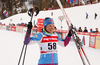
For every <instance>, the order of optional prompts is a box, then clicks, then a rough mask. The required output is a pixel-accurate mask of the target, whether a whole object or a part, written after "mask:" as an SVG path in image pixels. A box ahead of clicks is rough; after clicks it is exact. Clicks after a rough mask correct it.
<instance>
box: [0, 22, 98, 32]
mask: <svg viewBox="0 0 100 65" xmlns="http://www.w3.org/2000/svg"><path fill="white" fill-rule="evenodd" d="M0 25H5V24H2V23H0ZM9 25H10V26H24V27H27V24H26V23H18V24H16V25H15V24H13V23H12V24H10V23H9ZM34 27H35V28H36V27H37V26H36V25H35V26H34ZM74 28H75V30H76V31H77V32H91V33H100V32H99V30H98V28H95V30H93V29H92V28H91V29H90V31H88V29H87V27H84V30H82V28H81V27H79V28H78V29H77V28H76V27H74ZM55 29H57V28H56V27H55Z"/></svg>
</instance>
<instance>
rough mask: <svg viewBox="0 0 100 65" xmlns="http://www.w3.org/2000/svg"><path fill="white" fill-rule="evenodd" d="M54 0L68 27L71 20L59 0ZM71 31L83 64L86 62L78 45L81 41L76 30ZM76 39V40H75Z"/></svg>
mask: <svg viewBox="0 0 100 65" xmlns="http://www.w3.org/2000/svg"><path fill="white" fill-rule="evenodd" d="M56 1H57V3H58V5H59V7H60V9H61V11H62V13H63V15H64V17H65V20H66V22H67V24H68V27H69V28H70V26H71V22H70V20H69V18H68V16H67V14H66V12H65V10H64V8H63V7H62V4H61V2H60V1H59V0H56ZM67 19H68V21H67ZM71 33H72V37H73V40H74V42H75V44H76V47H77V49H78V52H79V55H80V57H81V60H82V62H83V65H85V64H86V63H85V61H84V58H83V57H82V52H83V51H81V46H80V43H81V42H80V41H79V37H78V36H77V34H76V31H74V33H73V32H71ZM77 40H78V41H77ZM78 45H79V46H78ZM84 55H85V54H84Z"/></svg>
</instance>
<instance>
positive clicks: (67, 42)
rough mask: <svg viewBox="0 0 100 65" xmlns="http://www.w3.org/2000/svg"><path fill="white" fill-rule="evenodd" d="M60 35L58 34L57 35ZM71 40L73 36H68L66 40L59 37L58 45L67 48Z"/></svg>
mask: <svg viewBox="0 0 100 65" xmlns="http://www.w3.org/2000/svg"><path fill="white" fill-rule="evenodd" d="M57 35H58V34H57ZM70 39H71V36H68V35H67V36H66V38H65V40H63V39H61V38H60V36H59V35H58V44H59V45H60V46H63V47H66V46H67V45H68V44H69V41H70Z"/></svg>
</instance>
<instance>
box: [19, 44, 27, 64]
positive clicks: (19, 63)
mask: <svg viewBox="0 0 100 65" xmlns="http://www.w3.org/2000/svg"><path fill="white" fill-rule="evenodd" d="M24 46H25V44H23V47H22V51H21V54H20V58H19V61H18V65H19V64H20V60H21V57H22V54H23V50H24Z"/></svg>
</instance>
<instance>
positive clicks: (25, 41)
mask: <svg viewBox="0 0 100 65" xmlns="http://www.w3.org/2000/svg"><path fill="white" fill-rule="evenodd" d="M32 18H33V13H31V19H30V22H32ZM27 32H30V33H31V31H29V30H27ZM29 35H30V34H28V33H26V36H25V40H24V44H23V47H22V51H21V54H20V58H19V61H18V65H19V64H20V61H21V58H22V54H23V50H24V47H25V43H26V47H25V51H24V57H23V62H22V65H24V61H25V56H26V50H27V44H28V40H27V38H29V37H27V36H29Z"/></svg>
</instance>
